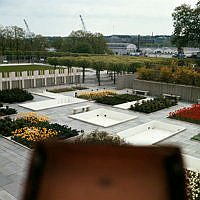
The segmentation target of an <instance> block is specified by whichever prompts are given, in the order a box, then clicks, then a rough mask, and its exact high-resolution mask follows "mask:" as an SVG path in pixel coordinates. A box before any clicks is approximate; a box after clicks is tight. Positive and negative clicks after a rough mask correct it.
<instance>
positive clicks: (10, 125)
mask: <svg viewBox="0 0 200 200" xmlns="http://www.w3.org/2000/svg"><path fill="white" fill-rule="evenodd" d="M16 127H17V126H16V123H15V120H12V119H11V118H10V117H5V118H3V119H0V134H1V135H3V136H11V135H12V131H14V130H15V129H16Z"/></svg>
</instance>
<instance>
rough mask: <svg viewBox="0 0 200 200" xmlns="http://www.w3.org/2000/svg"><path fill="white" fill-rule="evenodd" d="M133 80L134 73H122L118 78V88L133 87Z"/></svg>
mask: <svg viewBox="0 0 200 200" xmlns="http://www.w3.org/2000/svg"><path fill="white" fill-rule="evenodd" d="M133 80H134V75H133V74H125V75H120V76H118V77H117V79H116V87H117V89H118V90H122V89H124V88H133Z"/></svg>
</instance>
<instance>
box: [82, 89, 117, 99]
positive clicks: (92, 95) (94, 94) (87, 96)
mask: <svg viewBox="0 0 200 200" xmlns="http://www.w3.org/2000/svg"><path fill="white" fill-rule="evenodd" d="M115 94H117V92H115V91H114V90H103V91H93V92H81V93H80V94H78V97H79V98H84V99H95V98H98V97H103V96H108V95H115Z"/></svg>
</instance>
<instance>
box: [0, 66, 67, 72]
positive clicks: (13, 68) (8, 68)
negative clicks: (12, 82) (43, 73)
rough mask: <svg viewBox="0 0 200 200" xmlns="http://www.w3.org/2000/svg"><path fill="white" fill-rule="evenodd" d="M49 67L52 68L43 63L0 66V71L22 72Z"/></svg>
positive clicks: (47, 68)
mask: <svg viewBox="0 0 200 200" xmlns="http://www.w3.org/2000/svg"><path fill="white" fill-rule="evenodd" d="M49 69H54V67H51V66H44V65H22V66H21V65H15V66H9V65H8V66H0V72H23V71H36V70H49ZM56 69H61V68H59V67H56ZM62 69H63V68H62Z"/></svg>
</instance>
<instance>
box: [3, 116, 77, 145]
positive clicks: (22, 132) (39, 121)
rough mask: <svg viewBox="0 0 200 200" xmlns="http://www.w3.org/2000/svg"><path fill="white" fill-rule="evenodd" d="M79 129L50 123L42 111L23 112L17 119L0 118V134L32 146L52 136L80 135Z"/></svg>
mask: <svg viewBox="0 0 200 200" xmlns="http://www.w3.org/2000/svg"><path fill="white" fill-rule="evenodd" d="M78 133H79V131H77V130H75V129H71V128H70V127H68V126H65V125H60V124H57V123H50V122H49V118H48V117H47V116H45V115H42V114H40V113H32V112H30V113H21V114H19V115H18V116H17V119H16V120H12V119H10V118H9V117H7V118H4V119H0V134H2V135H3V136H10V137H11V139H12V140H15V141H16V142H19V143H21V144H23V145H25V146H27V147H30V148H32V147H33V146H34V145H35V144H36V143H37V142H40V141H44V140H47V139H50V138H56V139H67V138H69V137H73V136H76V135H78Z"/></svg>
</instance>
